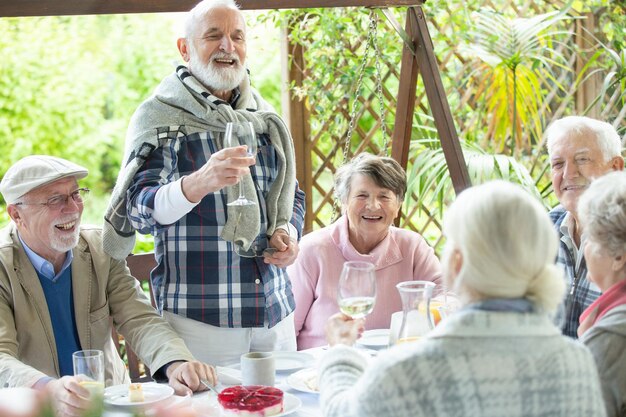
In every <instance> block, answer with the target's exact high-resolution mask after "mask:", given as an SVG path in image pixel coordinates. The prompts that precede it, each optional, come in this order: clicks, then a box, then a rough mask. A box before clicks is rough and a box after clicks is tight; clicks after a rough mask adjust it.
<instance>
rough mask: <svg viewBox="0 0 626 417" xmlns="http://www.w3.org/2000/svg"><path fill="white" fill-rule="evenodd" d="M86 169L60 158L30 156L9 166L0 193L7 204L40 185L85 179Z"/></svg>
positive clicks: (0, 183)
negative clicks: (61, 180) (67, 178)
mask: <svg viewBox="0 0 626 417" xmlns="http://www.w3.org/2000/svg"><path fill="white" fill-rule="evenodd" d="M88 173H89V171H87V168H84V167H81V166H80V165H78V164H75V163H73V162H70V161H67V160H65V159H62V158H56V157H54V156H47V155H31V156H27V157H25V158H22V159H20V160H19V161H17V162H16V163H15V164H13V166H11V167H10V168H9V169H8V170H7V172H6V174H4V178H2V181H1V182H0V193H2V196H3V197H4V201H6V203H7V204H13V203H15V202H16V201H17V199H18V198H20V197H21V196H23V195H24V194H26V193H27V192H29V191H32V190H34V189H35V188H37V187H41V186H42V185H46V184H50V183H51V182H54V181H56V180H60V179H61V178H66V177H76V179H77V180H78V179H81V178H85V177H86V176H87V174H88Z"/></svg>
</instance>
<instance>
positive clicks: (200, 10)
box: [185, 0, 239, 39]
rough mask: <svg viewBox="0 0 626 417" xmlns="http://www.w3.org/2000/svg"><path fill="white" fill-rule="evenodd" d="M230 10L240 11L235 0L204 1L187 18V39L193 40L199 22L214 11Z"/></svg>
mask: <svg viewBox="0 0 626 417" xmlns="http://www.w3.org/2000/svg"><path fill="white" fill-rule="evenodd" d="M218 8H228V9H234V10H239V6H238V5H237V3H235V1H234V0H202V1H201V2H200V3H198V4H196V5H195V6H194V8H193V9H191V10H190V11H189V12H188V13H187V16H186V17H185V38H186V39H191V37H192V35H193V34H194V31H195V30H196V25H197V23H198V21H199V20H201V19H202V18H204V16H205V15H206V14H207V13H209V12H210V11H211V10H213V9H218Z"/></svg>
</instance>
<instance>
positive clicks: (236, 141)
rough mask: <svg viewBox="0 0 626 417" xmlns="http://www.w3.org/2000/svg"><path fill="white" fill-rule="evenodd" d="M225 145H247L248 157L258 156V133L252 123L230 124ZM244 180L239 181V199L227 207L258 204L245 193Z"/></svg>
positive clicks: (232, 146)
mask: <svg viewBox="0 0 626 417" xmlns="http://www.w3.org/2000/svg"><path fill="white" fill-rule="evenodd" d="M224 144H225V146H227V147H229V148H234V147H236V146H241V145H245V146H246V147H247V153H248V156H250V157H254V156H256V132H255V131H254V126H253V125H252V123H251V122H228V123H226V132H225V133H224ZM241 182H242V180H240V181H239V198H237V199H236V200H235V201H232V202H230V203H228V204H227V206H253V205H256V203H255V202H254V201H252V200H248V199H247V198H246V196H245V194H244V191H243V185H242V184H241Z"/></svg>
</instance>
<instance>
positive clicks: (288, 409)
mask: <svg viewBox="0 0 626 417" xmlns="http://www.w3.org/2000/svg"><path fill="white" fill-rule="evenodd" d="M300 407H302V400H300V398H298V397H296V396H295V395H293V394H289V393H288V392H286V393H285V396H284V397H283V412H282V413H280V414H276V415H275V416H274V417H280V416H286V415H288V414H291V413H293V412H295V411H298V409H299V408H300Z"/></svg>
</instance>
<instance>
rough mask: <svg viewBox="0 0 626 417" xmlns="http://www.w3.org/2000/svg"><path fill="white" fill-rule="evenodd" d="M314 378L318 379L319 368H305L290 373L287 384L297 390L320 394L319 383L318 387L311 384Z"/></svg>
mask: <svg viewBox="0 0 626 417" xmlns="http://www.w3.org/2000/svg"><path fill="white" fill-rule="evenodd" d="M313 379H317V368H305V369H301V370H299V371H298V372H296V373H293V374H291V375H289V377H288V378H287V385H289V386H290V387H291V388H293V389H295V390H297V391H302V392H308V393H311V394H319V393H320V392H319V385H317V383H316V384H315V385H317V386H318V389H314V388H311V387H310V386H309V384H310V383H311V381H312V380H313Z"/></svg>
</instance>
